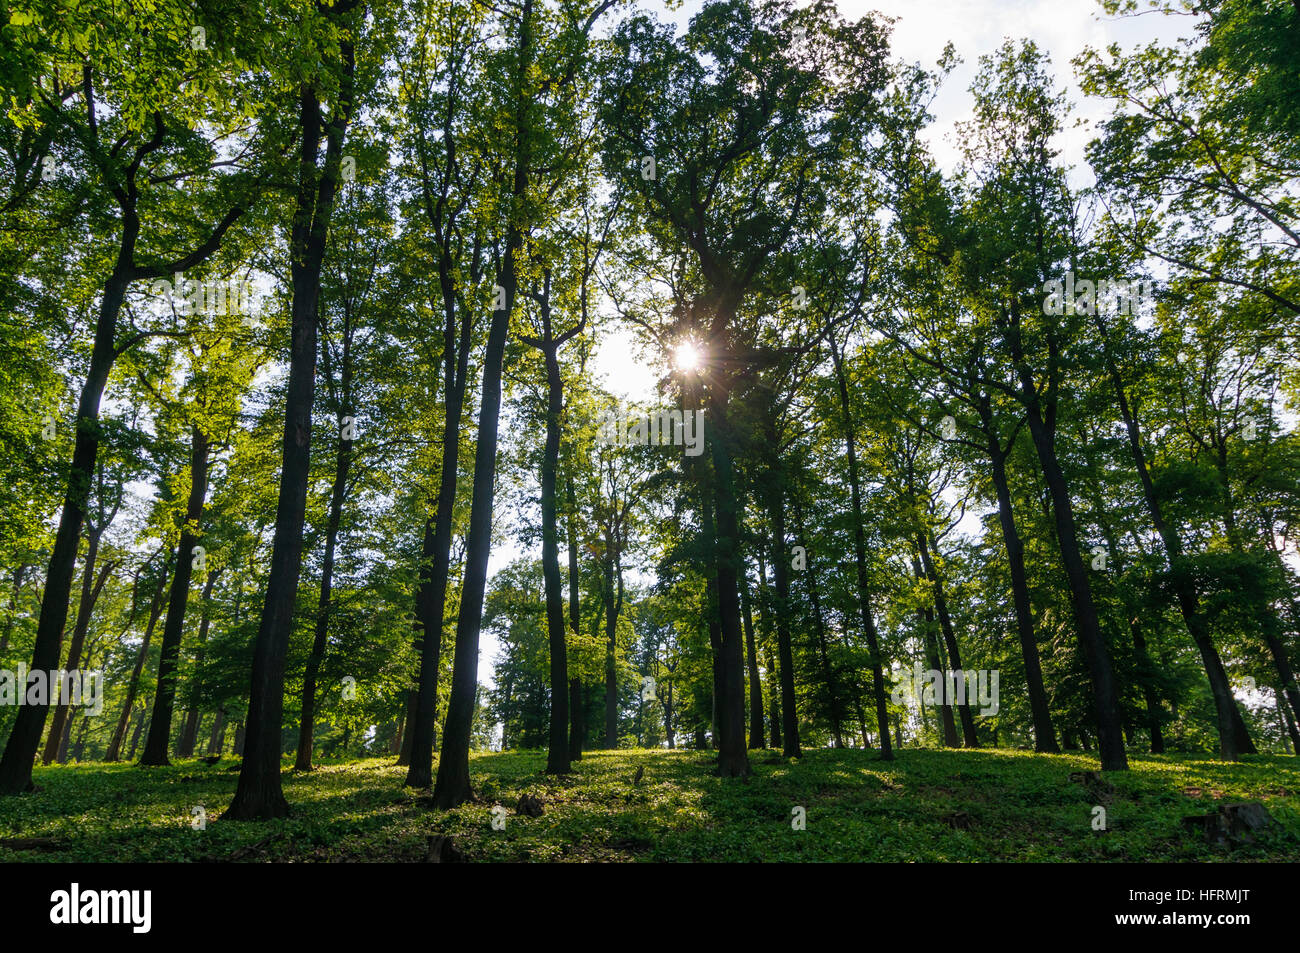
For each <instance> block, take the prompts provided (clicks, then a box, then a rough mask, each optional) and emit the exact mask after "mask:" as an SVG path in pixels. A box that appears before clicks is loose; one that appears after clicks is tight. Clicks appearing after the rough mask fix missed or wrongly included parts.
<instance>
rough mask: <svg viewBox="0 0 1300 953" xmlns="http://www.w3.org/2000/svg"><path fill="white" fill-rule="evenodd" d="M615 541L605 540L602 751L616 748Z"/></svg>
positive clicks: (619, 590) (618, 587)
mask: <svg viewBox="0 0 1300 953" xmlns="http://www.w3.org/2000/svg"><path fill="white" fill-rule="evenodd" d="M617 545H618V542H617V540H615V539H613V537H612V536H609V535H607V536H606V538H605V588H604V591H603V593H602V595H603V597H604V600H605V747H606V748H607V749H612V748H617V747H618V667H617V661H618V616H619V613H620V612H621V611H622V608H623V570H622V567H621V566H619V565H618V557H617V555H616V554H615V553H614V547H615V546H617Z"/></svg>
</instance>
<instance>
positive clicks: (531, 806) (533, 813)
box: [515, 794, 542, 817]
mask: <svg viewBox="0 0 1300 953" xmlns="http://www.w3.org/2000/svg"><path fill="white" fill-rule="evenodd" d="M515 813H516V814H522V815H524V816H525V817H541V816H542V799H541V798H538V797H533V795H531V794H525V795H524V796H523V797H521V798H520V799H519V803H518V804H516V805H515Z"/></svg>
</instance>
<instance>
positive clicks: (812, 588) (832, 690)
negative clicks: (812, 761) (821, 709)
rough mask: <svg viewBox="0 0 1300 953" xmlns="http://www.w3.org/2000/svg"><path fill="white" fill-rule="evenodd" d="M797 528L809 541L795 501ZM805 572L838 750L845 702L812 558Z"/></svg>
mask: <svg viewBox="0 0 1300 953" xmlns="http://www.w3.org/2000/svg"><path fill="white" fill-rule="evenodd" d="M794 512H795V527H796V530H797V532H798V533H799V539H802V540H804V541H807V540H808V532H807V528H806V527H805V526H804V521H803V508H802V507H801V506H800V505H799V503H798V500H796V501H795V509H794ZM805 555H806V554H805ZM804 572H805V574H806V575H807V578H808V596H809V599H810V600H811V601H812V613H813V634H814V635H815V636H816V638H817V655H818V658H819V659H820V660H821V663H822V677H823V678H824V679H825V680H826V694H827V696H828V698H829V701H830V714H831V737H832V738H833V739H834V741H835V747H836V748H843V747H844V732H843V728H842V725H843V723H844V712H843V708H842V705H843V701H842V699H841V698H840V691H839V684H838V681H837V679H836V678H835V668H834V667H833V666H832V665H831V657H830V651H829V649H828V647H827V645H826V623H825V620H824V619H823V618H822V600H821V593H819V592H818V590H817V577H816V574H815V572H814V571H813V561H812V557H810V556H806V559H805V563H804Z"/></svg>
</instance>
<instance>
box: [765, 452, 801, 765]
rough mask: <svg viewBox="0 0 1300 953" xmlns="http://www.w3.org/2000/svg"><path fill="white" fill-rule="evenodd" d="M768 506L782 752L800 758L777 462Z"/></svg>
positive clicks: (780, 474)
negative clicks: (773, 579) (773, 578)
mask: <svg viewBox="0 0 1300 953" xmlns="http://www.w3.org/2000/svg"><path fill="white" fill-rule="evenodd" d="M770 494H771V497H770V500H769V502H768V509H769V511H770V513H771V519H772V574H773V575H774V576H775V582H776V604H775V608H776V613H775V615H776V645H777V661H778V662H779V663H780V668H781V673H780V674H781V729H782V730H781V733H782V735H784V745H783V747H782V749H781V753H782V754H783V755H784V756H785V757H787V758H798V757H800V756H801V755H802V754H803V752H802V751H801V750H800V748H799V721H798V714H797V710H796V708H795V700H794V652H793V650H792V648H791V644H790V566H789V564H788V563H787V562H786V560H787V558H788V555H787V553H786V546H785V474H784V472H783V468H782V466H781V464H780V462H779V461H778V462H777V464H776V466H775V467H774V468H773V474H772V486H771V488H770Z"/></svg>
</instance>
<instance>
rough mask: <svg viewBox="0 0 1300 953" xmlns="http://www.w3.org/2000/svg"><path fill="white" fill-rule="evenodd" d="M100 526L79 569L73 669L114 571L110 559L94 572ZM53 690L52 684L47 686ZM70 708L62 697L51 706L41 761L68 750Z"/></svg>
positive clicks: (71, 650)
mask: <svg viewBox="0 0 1300 953" xmlns="http://www.w3.org/2000/svg"><path fill="white" fill-rule="evenodd" d="M100 532H101V531H100V530H99V529H98V528H97V529H96V531H95V532H93V533H91V534H90V538H89V539H88V540H87V545H86V563H85V566H84V567H83V569H82V573H81V602H80V604H79V605H78V606H77V621H76V623H75V624H74V626H73V629H72V641H71V642H70V644H69V645H68V664H67V670H68V671H69V672H75V671H77V669H78V666H80V664H81V651H82V649H83V648H84V646H85V644H86V631H87V629H89V628H90V616H91V613H92V612H93V611H94V608H95V603H96V602H98V601H99V594H100V592H102V591H103V589H104V583H105V582H107V581H108V576H109V573H111V572H112V571H113V563H111V562H110V563H106V564H105V565H104V566H103V567H102V568H101V569H100V572H99V578H98V579H96V578H95V576H94V572H95V560H96V558H97V556H98V555H99V539H100ZM50 690H51V691H53V686H51V688H50ZM70 711H71V708H70V706H69V705H68V704H67V703H66V701H65V700H64V699H62V698H60V699H59V705H58V707H56V708H55V709H54V720H53V721H51V722H50V734H49V737H48V738H47V739H46V741H45V752H44V754H43V755H42V756H41V763H42V764H49V763H50V762H51V761H53V760H54V759H55V758H56V757H58V756H59V753H60V751H64V752H66V751H67V744H66V742H65V741H64V738H66V737H67V732H66V731H65V730H64V729H65V727H66V723H67V722H68V720H69V714H70Z"/></svg>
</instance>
